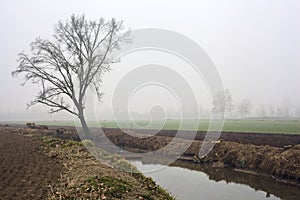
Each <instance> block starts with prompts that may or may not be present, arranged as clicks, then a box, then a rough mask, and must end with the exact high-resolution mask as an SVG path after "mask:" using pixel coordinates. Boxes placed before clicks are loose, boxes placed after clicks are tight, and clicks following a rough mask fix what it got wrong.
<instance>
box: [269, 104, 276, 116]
mask: <svg viewBox="0 0 300 200" xmlns="http://www.w3.org/2000/svg"><path fill="white" fill-rule="evenodd" d="M275 114H276V112H275V108H274V106H273V105H270V106H269V116H270V117H274V116H275Z"/></svg>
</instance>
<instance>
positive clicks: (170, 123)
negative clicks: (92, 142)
mask: <svg viewBox="0 0 300 200" xmlns="http://www.w3.org/2000/svg"><path fill="white" fill-rule="evenodd" d="M7 123H8V122H7ZM9 123H18V124H24V123H25V122H22V121H19V122H9ZM185 123H186V124H187V125H188V124H191V125H192V124H193V123H195V122H194V121H193V120H185ZM36 124H45V125H55V126H74V125H75V123H74V121H36ZM88 124H89V126H90V127H99V125H100V126H101V127H103V128H117V127H121V128H129V129H130V128H132V129H136V128H138V129H139V128H144V129H164V130H178V128H179V127H180V120H177V119H170V120H166V122H165V123H164V124H163V122H162V121H153V122H152V123H149V121H145V120H136V121H134V122H130V121H126V120H124V121H120V122H119V123H118V124H117V123H116V122H115V121H112V120H103V121H99V122H96V121H89V122H88ZM208 126H209V120H208V119H202V120H200V121H199V126H198V130H201V131H206V130H207V129H208ZM186 130H188V128H187V129H186ZM223 131H228V132H230V131H232V132H257V133H286V134H300V120H299V119H298V120H297V119H294V120H278V119H246V120H239V119H227V120H226V121H225V124H224V127H223Z"/></svg>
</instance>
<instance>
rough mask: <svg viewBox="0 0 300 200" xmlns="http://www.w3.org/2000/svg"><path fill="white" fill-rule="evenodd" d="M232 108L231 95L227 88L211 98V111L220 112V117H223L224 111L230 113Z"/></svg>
mask: <svg viewBox="0 0 300 200" xmlns="http://www.w3.org/2000/svg"><path fill="white" fill-rule="evenodd" d="M233 109H234V105H233V102H232V97H231V94H230V91H229V89H225V91H222V92H219V93H218V94H217V95H216V96H215V97H214V100H213V108H212V112H213V113H214V114H220V115H221V117H222V119H224V118H225V113H231V112H232V111H233Z"/></svg>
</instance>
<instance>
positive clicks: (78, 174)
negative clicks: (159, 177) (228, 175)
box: [0, 126, 174, 200]
mask: <svg viewBox="0 0 300 200" xmlns="http://www.w3.org/2000/svg"><path fill="white" fill-rule="evenodd" d="M53 136H60V137H61V138H72V139H76V137H75V132H74V131H70V130H67V131H65V132H64V134H61V133H59V134H57V131H56V130H55V129H52V130H51V129H50V130H38V129H29V128H24V127H21V128H20V127H12V126H0V180H1V181H0V199H1V200H2V199H4V200H5V199H9V200H11V199H22V200H23V199H47V200H56V199H111V200H114V199H127V200H131V199H141V200H145V199H158V200H173V199H174V198H173V197H171V196H170V194H169V193H168V192H167V191H165V190H164V189H162V188H161V187H159V186H158V185H157V184H156V183H155V182H154V181H153V180H152V179H151V178H147V177H145V176H144V175H143V174H141V173H139V172H138V171H136V173H128V172H125V171H122V170H120V169H118V168H117V167H129V168H132V167H133V166H132V165H130V164H129V163H128V162H126V161H125V160H124V159H122V158H119V157H115V156H113V155H109V154H107V153H106V152H104V151H103V150H101V149H100V151H99V149H96V150H97V151H99V152H100V153H103V154H105V156H106V157H107V159H108V160H112V161H113V162H115V163H112V164H114V165H112V167H110V166H108V165H106V164H104V163H101V162H99V160H96V159H95V158H94V157H93V156H92V155H91V154H90V153H89V152H88V151H87V150H86V148H85V147H84V146H83V143H82V142H77V141H74V140H68V139H61V138H57V137H53ZM73 136H74V137H75V138H73ZM85 142H86V141H85ZM91 144H92V143H91Z"/></svg>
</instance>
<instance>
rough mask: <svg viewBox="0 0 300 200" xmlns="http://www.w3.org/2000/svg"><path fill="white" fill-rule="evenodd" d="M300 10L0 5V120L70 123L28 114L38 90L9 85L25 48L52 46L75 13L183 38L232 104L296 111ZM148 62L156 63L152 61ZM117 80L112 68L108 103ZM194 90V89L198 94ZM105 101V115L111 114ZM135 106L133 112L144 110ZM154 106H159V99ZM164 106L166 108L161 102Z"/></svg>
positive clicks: (73, 2) (277, 4)
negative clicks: (211, 67) (45, 42)
mask: <svg viewBox="0 0 300 200" xmlns="http://www.w3.org/2000/svg"><path fill="white" fill-rule="evenodd" d="M299 10H300V1H299V0H263V1H262V0H225V1H224V0H207V1H201V0H197V1H188V0H186V1H175V0H164V1H161V0H151V1H140V0H132V1H122V0H119V1H116V0H109V1H99V0H87V1H79V0H64V1H61V0H51V1H50V0H47V1H40V0H26V1H21V0H19V1H17V0H9V1H3V0H2V1H0V24H1V32H0V44H1V46H0V55H1V60H0V67H1V73H0V91H1V104H0V120H24V119H26V120H27V119H32V120H36V119H41V120H44V119H50V120H55V119H72V117H70V116H69V114H63V113H62V114H55V115H48V114H47V108H44V107H42V106H36V107H32V108H31V109H30V110H26V103H28V102H30V100H32V99H33V98H34V97H35V95H36V93H37V91H38V87H37V86H33V85H31V84H28V85H25V86H24V87H21V86H20V84H21V83H22V77H20V78H17V79H14V78H12V77H11V72H12V71H13V70H15V69H16V67H17V62H16V58H17V54H18V53H19V52H22V51H25V52H27V53H29V44H30V42H31V41H33V40H34V39H35V38H36V37H38V36H40V37H42V38H45V39H50V40H51V39H52V34H53V28H54V25H55V24H56V23H57V22H58V21H59V20H61V19H63V20H65V19H68V18H69V17H70V15H71V14H73V13H75V14H82V13H84V14H85V15H86V17H87V18H90V19H97V18H100V17H104V18H107V19H108V18H111V17H115V18H117V19H119V20H123V21H124V23H125V26H126V27H128V28H131V29H138V28H147V27H153V28H163V29H169V30H173V31H176V32H179V33H181V34H184V35H186V36H187V37H189V38H191V39H192V40H194V41H195V42H197V43H198V44H199V45H200V46H201V47H202V48H203V49H204V50H205V51H206V52H207V54H208V55H209V57H210V58H211V59H212V60H213V62H214V63H215V65H216V67H217V69H218V71H219V74H220V76H221V78H222V81H223V84H224V87H225V88H229V90H230V91H231V94H232V97H233V99H234V102H238V101H240V100H241V99H243V98H249V99H250V100H251V101H252V102H253V104H254V105H255V106H257V107H259V106H260V105H261V104H266V105H267V104H273V105H275V106H276V105H280V104H282V103H288V104H291V105H296V104H297V103H298V102H299V103H300V93H299V86H300V77H299V76H300V56H299V55H300V37H299V36H300V20H299V19H300V12H299ZM145 55H146V54H144V56H145ZM149 55H151V52H150V53H149ZM160 56H161V55H160ZM150 57H151V56H150ZM153 57H159V55H156V56H155V55H154V54H153ZM147 58H149V56H148V57H147ZM130 59H131V61H130ZM133 59H134V57H133V58H130V57H129V58H127V60H126V59H124V63H122V64H123V65H126V63H127V65H128V66H129V65H130V63H131V64H132V63H134V61H132V60H133ZM179 62H180V61H178V63H179ZM178 63H177V64H178ZM173 64H174V60H173ZM175 65H176V64H174V68H176V66H175ZM124 69H126V67H123V70H124ZM118 73H119V74H118ZM121 74H122V72H118V65H116V66H115V68H114V70H112V71H111V72H110V74H108V75H107V76H105V81H104V82H103V84H104V88H103V89H104V92H105V93H107V96H109V95H110V94H109V91H110V87H111V86H112V85H114V83H115V82H116V79H117V77H119V76H121ZM191 79H192V78H191ZM191 83H193V80H191ZM194 84H195V85H194V87H195V88H197V87H199V88H202V86H198V85H196V84H197V83H195V82H194ZM199 84H200V85H201V84H202V83H199ZM199 88H198V89H199ZM148 90H149V91H148V92H149V93H150V94H151V95H152V96H153V95H158V96H159V89H157V90H151V88H150V89H149V88H148ZM153 91H155V92H153ZM143 92H144V93H145V94H144V97H145V96H147V94H146V93H147V90H145V91H141V96H143V95H142V94H143ZM151 92H152V93H151ZM149 93H148V95H149ZM204 93H205V92H204ZM105 98H108V97H105ZM105 98H104V100H103V105H102V107H104V108H103V112H104V111H105V109H107V110H109V102H106V101H105ZM138 98H139V97H136V100H135V101H136V102H137V103H136V105H139V106H140V107H143V106H148V104H147V102H145V101H143V100H142V99H140V100H138ZM170 98H172V97H170ZM203 98H204V99H205V100H203V103H201V104H203V105H204V107H206V106H207V105H208V104H207V98H206V97H203ZM148 99H149V98H148ZM152 99H153V98H152ZM155 100H156V101H157V102H155V103H159V100H160V99H159V98H158V99H157V98H155ZM141 102H142V103H141ZM161 104H168V102H164V100H163V99H161ZM149 105H150V104H149ZM151 105H153V102H152V103H151ZM169 106H170V107H172V106H171V105H169ZM253 112H255V110H253Z"/></svg>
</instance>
